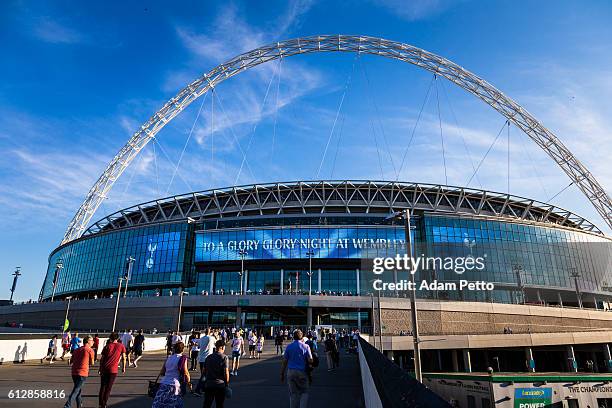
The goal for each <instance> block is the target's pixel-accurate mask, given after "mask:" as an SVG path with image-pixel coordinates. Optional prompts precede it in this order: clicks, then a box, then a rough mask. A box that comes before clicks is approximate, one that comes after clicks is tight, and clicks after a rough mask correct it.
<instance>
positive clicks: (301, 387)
mask: <svg viewBox="0 0 612 408" xmlns="http://www.w3.org/2000/svg"><path fill="white" fill-rule="evenodd" d="M287 383H288V384H289V406H290V407H291V408H306V407H307V406H308V388H309V387H310V386H309V385H308V376H307V375H306V373H305V372H304V371H300V370H293V369H289V370H287Z"/></svg>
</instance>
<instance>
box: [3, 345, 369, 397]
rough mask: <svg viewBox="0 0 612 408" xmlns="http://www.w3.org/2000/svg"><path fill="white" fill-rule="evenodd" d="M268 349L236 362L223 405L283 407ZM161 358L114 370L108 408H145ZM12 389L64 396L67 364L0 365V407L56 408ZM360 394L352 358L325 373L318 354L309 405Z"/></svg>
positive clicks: (93, 393) (92, 380)
mask: <svg viewBox="0 0 612 408" xmlns="http://www.w3.org/2000/svg"><path fill="white" fill-rule="evenodd" d="M268 349H269V350H268V351H267V352H264V353H263V355H262V358H261V360H249V359H248V358H246V359H245V358H243V359H242V360H241V367H240V370H239V375H238V376H237V377H233V376H232V377H231V379H230V381H231V384H230V385H231V387H232V389H233V391H234V393H233V395H234V396H233V398H232V399H231V400H227V401H226V407H229V408H231V407H240V406H244V404H249V403H250V404H257V406H261V407H266V408H268V407H270V408H274V407H287V406H288V405H289V403H288V390H287V385H286V384H281V383H280V364H281V357H280V356H276V355H274V354H273V353H272V351H273V350H272V347H268ZM164 360H165V355H164V354H160V353H156V354H145V356H144V357H143V359H142V360H141V361H140V362H139V365H138V368H128V371H127V373H126V374H119V376H118V377H117V381H116V382H115V385H114V387H113V392H112V395H111V398H110V401H109V405H110V406H111V407H113V408H147V407H150V406H151V403H152V398H149V397H147V396H146V392H147V385H148V380H153V379H155V377H156V376H157V373H158V372H159V369H160V368H161V366H162V363H163V361H164ZM90 372H91V377H89V378H88V379H87V382H86V383H85V386H84V388H83V400H84V406H85V407H95V406H97V403H98V399H97V398H98V389H99V387H100V377H99V376H98V375H97V367H95V366H94V367H92V369H91V371H90ZM191 373H192V375H193V379H192V381H193V382H195V381H197V379H198V378H199V371H198V372H193V371H192V372H191ZM16 389H20V390H43V389H44V390H57V391H60V390H64V392H65V393H66V394H68V393H69V392H70V390H71V389H72V379H71V378H70V368H69V366H68V365H67V363H66V362H62V361H61V360H60V361H58V362H57V363H56V364H53V365H51V366H49V365H48V364H45V365H39V364H34V363H26V364H15V365H13V364H8V365H2V366H0V406H2V407H3V408H5V407H6V408H12V407H16V408H17V407H22V408H23V407H26V406H27V407H28V408H31V407H34V408H36V407H41V408H42V407H49V406H62V405H63V403H64V402H65V399H60V400H54V401H50V400H45V399H37V400H24V399H21V400H19V399H12V400H9V399H7V395H8V393H9V391H10V390H16ZM362 394H363V392H362V389H361V377H360V372H359V361H358V358H357V356H355V355H346V354H342V355H341V360H340V367H339V368H338V369H337V370H335V371H333V372H328V371H327V367H326V365H325V358H324V355H321V365H320V366H319V367H318V368H316V369H315V371H314V381H313V385H312V388H311V392H310V400H309V404H308V405H309V406H310V407H318V406H324V405H327V404H329V403H333V406H334V408H361V407H363V406H364V405H363V395H362ZM60 401H61V402H60ZM202 403H203V398H199V397H195V396H192V395H188V396H186V397H185V407H186V408H196V407H198V408H200V407H201V406H202Z"/></svg>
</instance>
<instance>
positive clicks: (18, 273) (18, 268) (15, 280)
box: [9, 266, 21, 302]
mask: <svg viewBox="0 0 612 408" xmlns="http://www.w3.org/2000/svg"><path fill="white" fill-rule="evenodd" d="M13 276H14V278H13V286H11V298H10V299H9V301H10V302H13V294H14V293H15V288H16V287H17V279H19V277H20V276H21V266H17V267H15V272H14V273H13Z"/></svg>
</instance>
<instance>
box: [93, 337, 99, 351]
mask: <svg viewBox="0 0 612 408" xmlns="http://www.w3.org/2000/svg"><path fill="white" fill-rule="evenodd" d="M93 340H94V344H93V347H92V348H95V349H97V348H98V346H99V345H100V338H99V337H94V339H93Z"/></svg>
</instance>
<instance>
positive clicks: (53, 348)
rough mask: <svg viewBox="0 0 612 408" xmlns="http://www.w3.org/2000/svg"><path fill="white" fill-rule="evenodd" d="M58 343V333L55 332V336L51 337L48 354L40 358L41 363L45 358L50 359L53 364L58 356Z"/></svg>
mask: <svg viewBox="0 0 612 408" xmlns="http://www.w3.org/2000/svg"><path fill="white" fill-rule="evenodd" d="M57 343H58V338H57V334H54V335H53V337H51V340H49V345H48V347H47V355H46V356H45V357H43V358H41V359H40V364H42V363H43V361H44V360H49V364H53V359H55V358H56V357H57Z"/></svg>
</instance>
